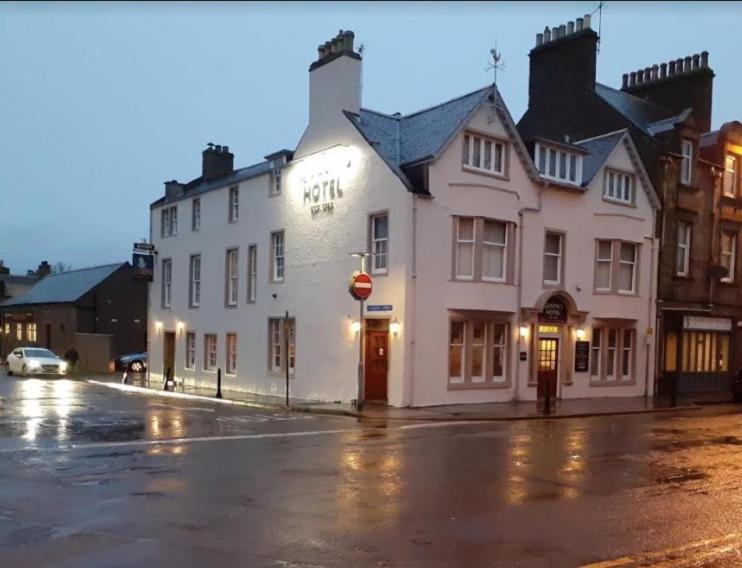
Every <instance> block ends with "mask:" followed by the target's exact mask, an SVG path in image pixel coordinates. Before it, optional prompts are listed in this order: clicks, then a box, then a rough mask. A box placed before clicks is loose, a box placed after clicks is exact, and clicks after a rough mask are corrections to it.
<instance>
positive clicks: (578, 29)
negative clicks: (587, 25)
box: [575, 18, 584, 32]
mask: <svg viewBox="0 0 742 568" xmlns="http://www.w3.org/2000/svg"><path fill="white" fill-rule="evenodd" d="M583 22H584V20H583V19H582V18H577V19H576V20H575V31H576V32H581V31H582V24H583Z"/></svg>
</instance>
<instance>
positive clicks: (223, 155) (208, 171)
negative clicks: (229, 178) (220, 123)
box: [166, 142, 234, 188]
mask: <svg viewBox="0 0 742 568" xmlns="http://www.w3.org/2000/svg"><path fill="white" fill-rule="evenodd" d="M207 146H208V147H207V148H206V150H204V151H203V152H201V156H202V161H201V165H202V167H201V176H202V177H203V179H204V180H206V181H209V180H212V179H217V178H220V177H222V176H225V175H227V174H231V173H232V172H233V171H234V154H232V153H231V152H230V151H229V146H219V145H216V144H212V143H211V142H209V144H208V145H207ZM166 188H167V184H166Z"/></svg>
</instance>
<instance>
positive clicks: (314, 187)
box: [301, 171, 343, 217]
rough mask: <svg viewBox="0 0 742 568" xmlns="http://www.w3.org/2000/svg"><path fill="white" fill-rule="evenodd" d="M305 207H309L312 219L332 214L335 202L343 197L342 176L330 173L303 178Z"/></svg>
mask: <svg viewBox="0 0 742 568" xmlns="http://www.w3.org/2000/svg"><path fill="white" fill-rule="evenodd" d="M301 183H302V194H303V204H304V206H307V205H308V206H309V208H310V209H309V210H310V212H311V214H312V217H316V216H318V215H323V214H330V213H332V212H333V211H334V210H335V200H336V199H340V198H341V197H342V196H343V186H342V185H341V184H340V176H339V175H336V174H332V173H330V172H329V171H325V172H320V173H317V174H312V175H309V176H307V177H304V178H302V180H301Z"/></svg>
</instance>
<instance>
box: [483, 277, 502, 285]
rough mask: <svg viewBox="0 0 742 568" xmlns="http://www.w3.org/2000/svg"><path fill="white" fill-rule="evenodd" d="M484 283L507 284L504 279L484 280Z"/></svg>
mask: <svg viewBox="0 0 742 568" xmlns="http://www.w3.org/2000/svg"><path fill="white" fill-rule="evenodd" d="M482 282H486V283H487V284H505V279H504V278H484V277H483V278H482Z"/></svg>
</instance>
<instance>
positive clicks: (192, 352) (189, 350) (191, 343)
mask: <svg viewBox="0 0 742 568" xmlns="http://www.w3.org/2000/svg"><path fill="white" fill-rule="evenodd" d="M185 368H186V369H195V368H196V334H195V333H193V332H192V331H189V332H188V333H186V360H185Z"/></svg>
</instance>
